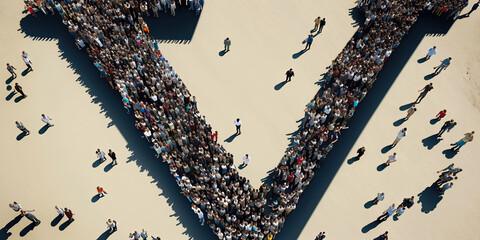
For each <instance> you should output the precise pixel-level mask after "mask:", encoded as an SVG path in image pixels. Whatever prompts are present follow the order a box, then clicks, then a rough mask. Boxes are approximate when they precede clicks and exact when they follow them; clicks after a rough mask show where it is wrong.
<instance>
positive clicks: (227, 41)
mask: <svg viewBox="0 0 480 240" xmlns="http://www.w3.org/2000/svg"><path fill="white" fill-rule="evenodd" d="M223 45H224V49H223V51H224V52H228V51H230V45H232V41H231V40H230V38H228V37H227V38H225V40H223Z"/></svg>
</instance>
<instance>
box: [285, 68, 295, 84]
mask: <svg viewBox="0 0 480 240" xmlns="http://www.w3.org/2000/svg"><path fill="white" fill-rule="evenodd" d="M285 76H287V77H286V79H285V82H290V81H292V77H294V76H295V72H293V68H290V69H289V70H288V71H287V72H286V73H285Z"/></svg>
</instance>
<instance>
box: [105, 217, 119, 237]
mask: <svg viewBox="0 0 480 240" xmlns="http://www.w3.org/2000/svg"><path fill="white" fill-rule="evenodd" d="M107 228H108V229H109V230H110V231H109V233H110V234H112V233H113V232H115V231H117V222H116V221H115V220H112V219H108V220H107Z"/></svg>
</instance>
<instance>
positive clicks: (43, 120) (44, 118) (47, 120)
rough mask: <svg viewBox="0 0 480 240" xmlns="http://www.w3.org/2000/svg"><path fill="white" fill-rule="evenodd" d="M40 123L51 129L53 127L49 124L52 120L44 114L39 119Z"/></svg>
mask: <svg viewBox="0 0 480 240" xmlns="http://www.w3.org/2000/svg"><path fill="white" fill-rule="evenodd" d="M41 120H42V122H44V123H46V124H47V125H48V126H49V127H53V126H54V125H53V124H52V123H51V122H50V120H52V118H50V117H49V116H46V115H45V114H42V118H41Z"/></svg>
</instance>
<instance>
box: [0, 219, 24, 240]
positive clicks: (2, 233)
mask: <svg viewBox="0 0 480 240" xmlns="http://www.w3.org/2000/svg"><path fill="white" fill-rule="evenodd" d="M20 220H22V215H18V216H16V217H15V218H14V219H12V220H11V221H10V222H8V223H7V224H6V225H5V226H4V227H3V228H2V229H0V240H6V239H8V238H9V237H10V236H11V235H12V233H11V232H8V230H10V228H12V227H13V226H15V224H17V223H18V222H20Z"/></svg>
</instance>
